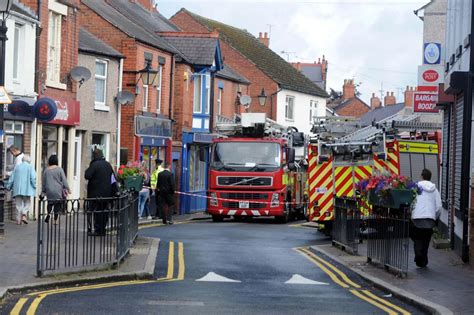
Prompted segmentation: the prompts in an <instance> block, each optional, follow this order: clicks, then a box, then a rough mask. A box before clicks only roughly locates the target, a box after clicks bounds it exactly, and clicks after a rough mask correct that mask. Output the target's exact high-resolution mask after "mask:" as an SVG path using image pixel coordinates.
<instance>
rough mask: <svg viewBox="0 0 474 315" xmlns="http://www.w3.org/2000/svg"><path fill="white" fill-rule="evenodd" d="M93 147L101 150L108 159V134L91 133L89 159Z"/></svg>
mask: <svg viewBox="0 0 474 315" xmlns="http://www.w3.org/2000/svg"><path fill="white" fill-rule="evenodd" d="M95 149H100V150H102V153H103V155H104V157H105V159H106V160H107V161H108V160H109V134H107V133H93V134H92V141H91V160H92V152H93V151H94V150H95Z"/></svg>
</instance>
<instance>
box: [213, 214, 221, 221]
mask: <svg viewBox="0 0 474 315" xmlns="http://www.w3.org/2000/svg"><path fill="white" fill-rule="evenodd" d="M222 221H224V217H223V216H221V215H215V214H213V215H212V222H222Z"/></svg>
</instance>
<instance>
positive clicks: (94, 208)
mask: <svg viewBox="0 0 474 315" xmlns="http://www.w3.org/2000/svg"><path fill="white" fill-rule="evenodd" d="M92 158H93V159H92V161H91V164H90V165H89V167H88V168H87V169H86V172H85V174H84V178H85V179H86V180H87V181H88V182H87V198H89V199H92V198H99V199H96V200H88V205H89V207H88V209H87V211H90V212H92V213H93V214H94V216H93V217H94V224H92V216H91V213H89V214H88V216H87V218H88V235H90V236H104V235H105V227H106V225H107V220H108V207H109V202H110V200H107V199H106V200H100V198H111V197H112V196H113V192H112V183H111V178H112V175H113V174H114V170H113V169H112V166H111V165H110V163H109V162H107V161H106V160H105V158H104V155H103V154H102V150H100V149H95V150H94V151H93V153H92ZM92 226H93V227H94V231H92Z"/></svg>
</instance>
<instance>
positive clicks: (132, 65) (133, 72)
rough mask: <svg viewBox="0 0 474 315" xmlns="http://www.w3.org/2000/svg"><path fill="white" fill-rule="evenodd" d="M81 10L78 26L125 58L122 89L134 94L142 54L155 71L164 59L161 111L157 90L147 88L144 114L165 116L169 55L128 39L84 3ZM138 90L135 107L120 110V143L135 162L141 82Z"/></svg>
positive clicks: (168, 104)
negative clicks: (136, 126) (148, 56)
mask: <svg viewBox="0 0 474 315" xmlns="http://www.w3.org/2000/svg"><path fill="white" fill-rule="evenodd" d="M80 11H81V15H80V16H81V26H82V27H84V28H85V29H87V30H88V31H89V32H91V33H92V34H94V35H95V36H96V37H98V38H99V39H101V40H102V41H103V42H105V43H107V44H108V45H109V46H111V47H113V48H115V49H116V50H118V51H120V52H121V53H122V54H123V55H124V56H125V59H124V74H123V84H122V89H123V90H126V91H129V92H132V93H134V94H135V92H136V83H137V81H138V80H139V74H138V73H137V72H138V71H140V70H142V69H143V68H144V67H145V52H146V53H150V54H152V68H153V69H155V70H156V69H158V56H160V57H164V58H165V64H164V65H163V68H162V86H161V110H160V111H159V112H158V111H157V100H158V91H157V89H156V88H155V87H149V89H148V109H147V111H148V112H150V113H153V114H154V115H157V114H162V115H164V116H166V117H168V115H169V109H170V85H171V80H170V75H171V67H172V56H171V54H170V53H168V52H165V51H162V50H160V49H158V48H156V47H153V46H150V45H146V44H143V43H141V42H138V41H136V40H135V39H134V38H131V37H129V36H128V35H126V34H125V33H123V32H122V31H121V30H119V29H118V28H116V27H115V26H113V25H112V24H110V23H109V22H108V21H106V20H105V19H103V18H102V17H101V16H99V15H98V14H96V13H95V12H94V11H92V10H91V9H89V7H87V6H86V5H84V4H81V6H80ZM138 87H139V91H140V93H139V94H138V95H136V97H135V102H134V104H133V105H128V106H123V107H122V133H121V140H120V141H121V146H122V148H127V149H128V160H129V161H130V160H135V159H136V158H137V157H138V152H137V150H136V146H137V143H138V142H137V141H138V138H137V137H135V135H134V134H135V131H134V117H135V115H141V114H142V113H143V102H144V94H143V92H144V91H143V86H142V83H141V82H139V83H138ZM175 104H176V103H175Z"/></svg>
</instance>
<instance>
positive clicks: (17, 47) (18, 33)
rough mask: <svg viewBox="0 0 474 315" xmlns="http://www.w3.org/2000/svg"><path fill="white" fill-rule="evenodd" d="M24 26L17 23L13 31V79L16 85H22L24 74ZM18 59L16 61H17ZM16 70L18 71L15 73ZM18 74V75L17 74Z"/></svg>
mask: <svg viewBox="0 0 474 315" xmlns="http://www.w3.org/2000/svg"><path fill="white" fill-rule="evenodd" d="M24 29H25V28H24V24H21V23H18V22H16V21H15V27H14V29H13V34H14V38H13V67H12V79H13V82H15V83H20V81H21V73H22V68H23V67H22V63H21V60H23V56H24V53H23V52H24V38H25V36H24ZM15 59H16V60H15ZM15 70H16V71H15ZM15 72H16V73H15Z"/></svg>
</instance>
